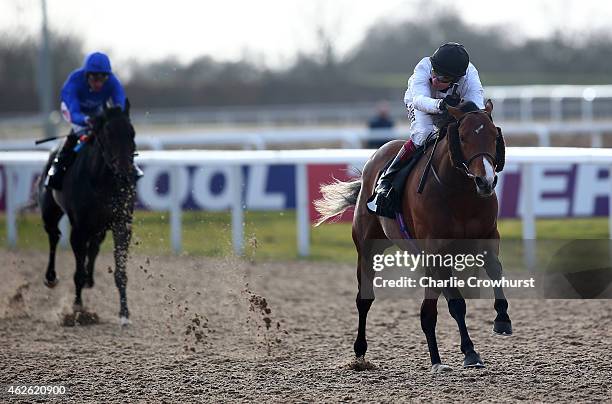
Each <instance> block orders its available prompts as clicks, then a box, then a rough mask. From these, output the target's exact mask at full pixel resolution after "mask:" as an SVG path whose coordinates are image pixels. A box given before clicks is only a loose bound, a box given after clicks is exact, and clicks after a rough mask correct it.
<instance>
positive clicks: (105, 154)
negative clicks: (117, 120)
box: [92, 119, 119, 175]
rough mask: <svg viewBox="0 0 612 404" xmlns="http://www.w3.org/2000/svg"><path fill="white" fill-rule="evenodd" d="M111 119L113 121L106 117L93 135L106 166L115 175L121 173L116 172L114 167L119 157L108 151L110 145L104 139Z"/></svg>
mask: <svg viewBox="0 0 612 404" xmlns="http://www.w3.org/2000/svg"><path fill="white" fill-rule="evenodd" d="M110 121H111V120H110V119H105V120H104V121H103V122H102V123H101V125H100V126H99V128H98V130H97V131H96V132H94V133H93V135H92V136H93V138H94V141H95V142H96V144H97V145H98V148H99V149H100V153H101V154H102V160H104V165H106V167H108V168H109V169H110V170H111V172H112V173H113V175H119V173H117V172H115V168H114V163H115V161H117V160H118V159H119V158H118V157H114V156H113V155H112V154H111V153H110V152H109V151H108V147H106V145H105V141H104V139H102V137H105V136H104V135H105V133H104V131H105V130H106V125H108V123H109V122H110Z"/></svg>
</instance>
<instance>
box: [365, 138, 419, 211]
mask: <svg viewBox="0 0 612 404" xmlns="http://www.w3.org/2000/svg"><path fill="white" fill-rule="evenodd" d="M415 150H416V146H415V144H414V143H413V142H412V139H411V140H408V141H407V142H406V143H405V144H404V145H403V146H402V148H401V149H399V152H398V153H397V155H396V156H395V158H394V159H393V162H392V163H391V164H390V165H389V167H387V169H386V170H385V172H384V173H383V174H382V175H381V176H380V178H379V179H378V182H377V183H376V189H375V190H374V195H372V197H370V199H369V200H368V202H367V205H366V206H367V207H368V210H369V211H370V212H371V213H375V214H377V215H379V216H385V217H388V218H391V219H393V218H395V212H396V210H397V206H395V205H396V204H397V201H398V198H399V195H394V192H395V190H394V189H393V178H395V175H396V174H397V173H398V172H399V171H400V170H401V169H402V168H404V166H405V164H406V163H407V162H408V161H410V157H412V154H413V153H414V151H415Z"/></svg>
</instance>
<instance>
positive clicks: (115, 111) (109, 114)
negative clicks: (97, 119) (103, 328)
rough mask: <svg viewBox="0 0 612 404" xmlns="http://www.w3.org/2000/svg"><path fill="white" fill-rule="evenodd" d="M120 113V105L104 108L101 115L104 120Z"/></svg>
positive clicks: (115, 116)
mask: <svg viewBox="0 0 612 404" xmlns="http://www.w3.org/2000/svg"><path fill="white" fill-rule="evenodd" d="M122 115H123V110H122V109H121V107H112V108H108V109H107V110H105V111H104V115H103V116H104V119H105V120H107V121H110V120H111V119H114V118H117V117H120V116H122Z"/></svg>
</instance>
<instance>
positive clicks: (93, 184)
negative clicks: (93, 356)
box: [38, 100, 136, 326]
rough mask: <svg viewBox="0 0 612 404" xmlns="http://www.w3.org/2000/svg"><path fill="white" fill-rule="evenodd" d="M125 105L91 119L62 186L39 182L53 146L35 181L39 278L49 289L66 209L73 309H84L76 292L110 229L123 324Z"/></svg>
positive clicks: (128, 181)
mask: <svg viewBox="0 0 612 404" xmlns="http://www.w3.org/2000/svg"><path fill="white" fill-rule="evenodd" d="M129 113H130V104H129V101H127V100H126V106H125V110H122V109H121V107H113V108H106V106H105V107H104V111H103V114H102V115H101V116H99V117H97V118H95V125H94V127H93V129H92V134H91V136H90V138H89V140H88V142H87V143H85V144H84V146H83V147H82V148H81V149H80V150H79V151H78V153H77V156H76V158H75V160H74V163H73V164H72V165H71V167H70V168H69V169H68V171H67V172H66V175H65V177H64V180H63V181H64V182H63V187H62V191H57V190H52V189H50V188H47V187H45V186H44V183H45V176H46V173H47V171H48V169H49V167H50V165H51V163H52V162H53V159H54V158H55V154H56V153H57V150H55V151H53V152H52V153H51V155H50V157H49V160H48V162H47V164H46V166H45V169H44V171H43V173H44V174H43V176H42V178H41V179H40V181H39V184H38V196H39V198H38V199H39V200H38V202H39V206H40V209H41V213H42V219H43V223H44V228H45V231H46V232H47V235H48V239H49V262H48V265H47V271H46V274H45V279H44V283H45V285H46V286H47V287H49V288H53V287H54V286H55V285H56V284H57V282H58V278H57V275H56V273H55V251H56V247H57V243H58V241H59V238H60V231H59V228H58V222H59V220H60V219H61V217H62V216H63V215H64V214H66V215H68V219H69V221H70V225H71V232H70V245H71V247H72V251H73V253H74V258H75V261H76V271H75V273H74V285H75V288H76V295H75V299H74V305H73V308H74V311H75V312H80V311H82V310H83V300H82V297H81V292H82V289H83V288H91V287H93V286H94V264H95V260H96V257H97V255H98V252H99V250H100V244H102V242H103V241H104V238H105V236H106V232H107V231H108V230H111V231H112V235H113V241H114V258H115V271H114V277H115V285H116V286H117V289H118V290H119V304H120V310H119V317H120V323H121V325H122V326H125V325H127V324H128V323H129V320H128V319H129V311H128V305H127V295H126V285H127V274H126V264H127V258H128V247H129V244H130V240H131V236H132V214H133V211H134V200H135V182H136V179H135V176H134V171H133V170H134V168H133V164H134V152H135V149H136V145H135V142H134V137H135V134H136V133H135V131H134V127H133V126H132V124H131V122H130V115H129Z"/></svg>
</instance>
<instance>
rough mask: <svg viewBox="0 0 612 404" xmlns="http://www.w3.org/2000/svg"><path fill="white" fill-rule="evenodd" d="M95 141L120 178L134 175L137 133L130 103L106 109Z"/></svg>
mask: <svg viewBox="0 0 612 404" xmlns="http://www.w3.org/2000/svg"><path fill="white" fill-rule="evenodd" d="M94 132H95V140H96V141H97V142H98V145H99V146H100V149H101V151H102V156H103V158H104V162H105V163H106V165H107V166H108V167H109V168H110V169H111V171H112V172H113V174H115V175H116V176H119V177H128V178H129V176H131V175H132V171H133V165H134V152H135V150H136V144H135V142H134V137H135V135H136V132H135V131H134V127H133V126H132V123H131V121H130V102H129V101H128V100H126V101H125V109H124V110H122V109H121V107H112V108H106V107H105V108H104V114H103V115H102V117H101V118H100V119H98V120H97V121H96V127H95V128H94Z"/></svg>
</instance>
